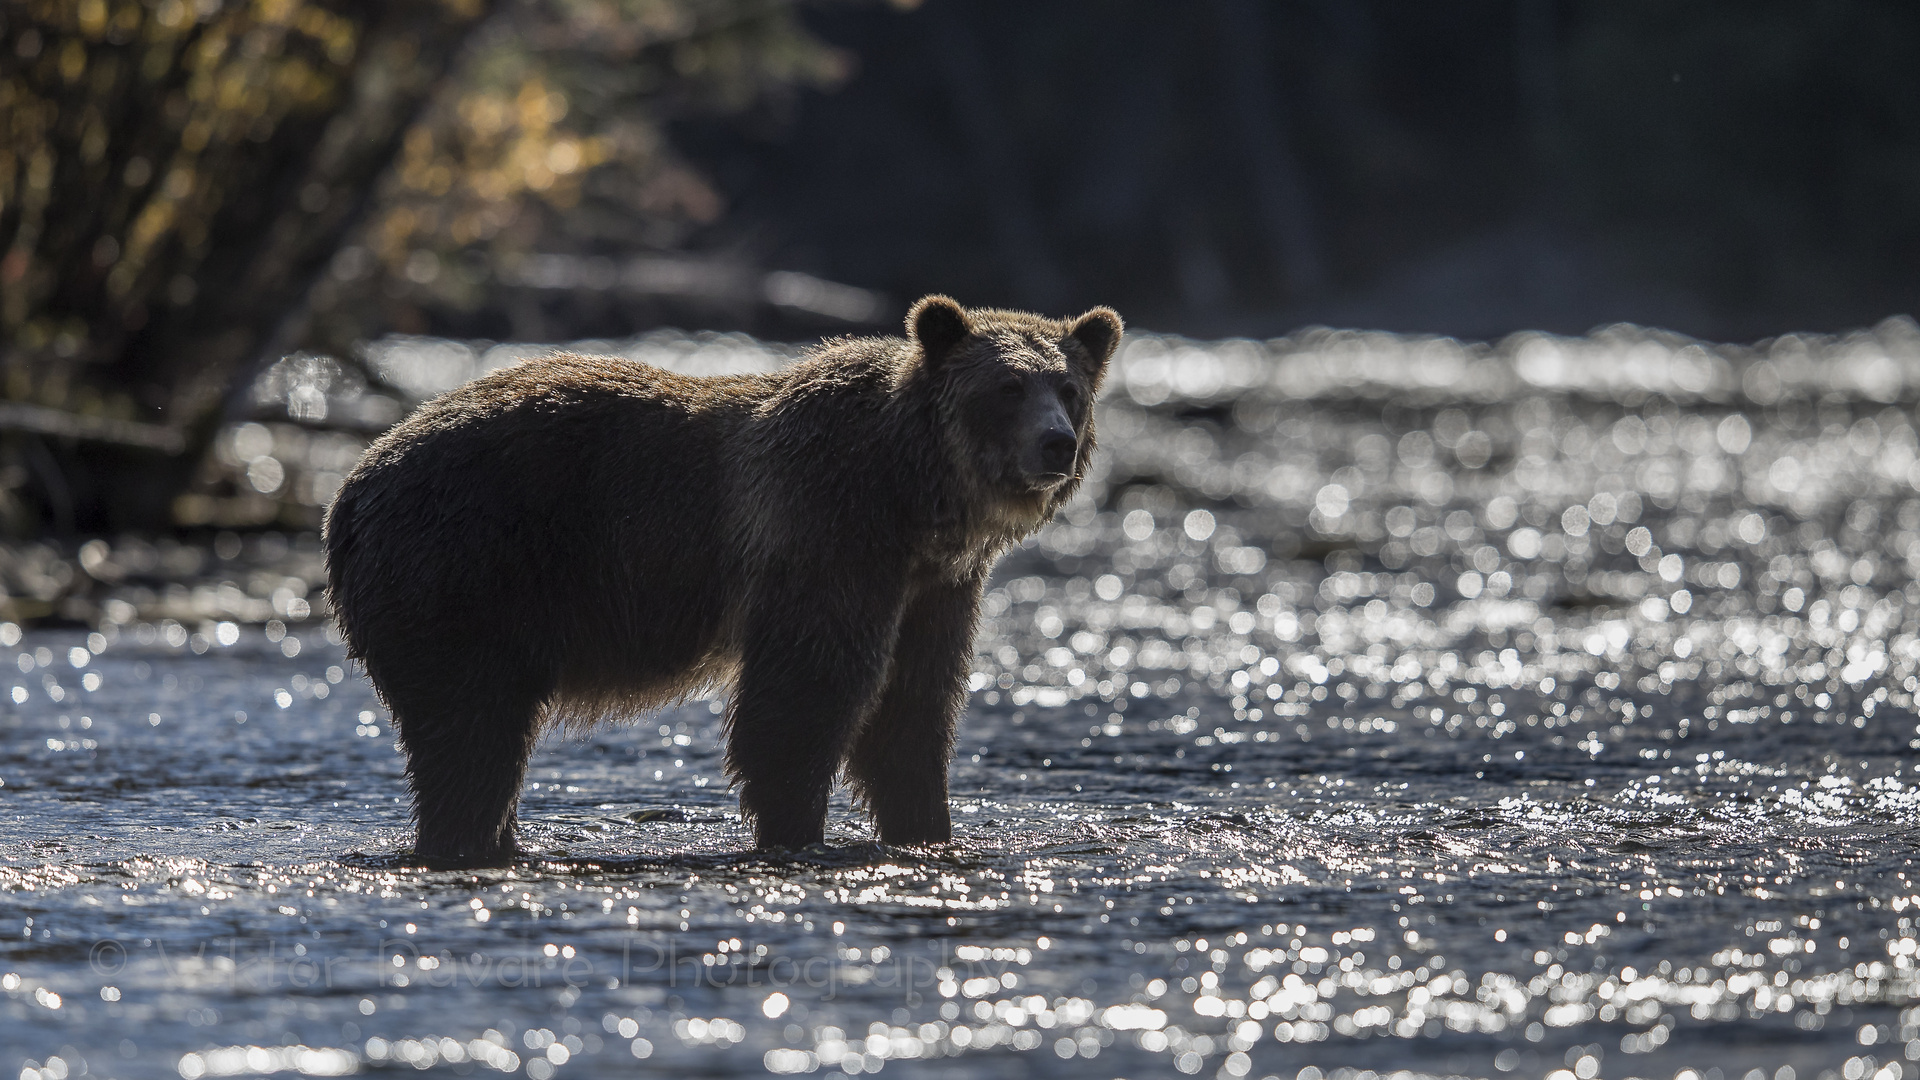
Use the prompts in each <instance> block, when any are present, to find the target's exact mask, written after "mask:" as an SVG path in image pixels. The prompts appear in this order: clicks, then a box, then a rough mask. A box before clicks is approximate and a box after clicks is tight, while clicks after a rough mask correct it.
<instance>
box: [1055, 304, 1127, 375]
mask: <svg viewBox="0 0 1920 1080" xmlns="http://www.w3.org/2000/svg"><path fill="white" fill-rule="evenodd" d="M1122 329H1123V327H1122V326H1121V323H1120V316H1119V314H1118V313H1117V312H1115V311H1114V310H1113V309H1112V308H1104V307H1097V308H1094V309H1093V310H1091V311H1089V312H1087V313H1086V314H1085V315H1082V316H1080V317H1079V318H1077V319H1075V320H1073V327H1072V329H1071V330H1069V331H1068V332H1067V333H1068V336H1070V337H1072V338H1073V340H1075V341H1077V342H1079V343H1080V345H1081V347H1083V348H1085V349H1086V350H1087V355H1089V356H1091V357H1092V358H1093V370H1092V371H1090V372H1088V373H1087V374H1089V375H1090V376H1092V378H1093V380H1094V382H1096V383H1098V382H1099V381H1100V379H1101V378H1102V377H1103V376H1104V375H1105V374H1106V372H1107V361H1109V360H1111V359H1113V350H1114V347H1115V346H1117V345H1119V344H1120V334H1121V331H1122Z"/></svg>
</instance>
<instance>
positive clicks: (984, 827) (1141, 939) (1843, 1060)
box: [0, 322, 1920, 1080]
mask: <svg viewBox="0 0 1920 1080" xmlns="http://www.w3.org/2000/svg"><path fill="white" fill-rule="evenodd" d="M1917 338H1920V335H1916V334H1915V333H1914V330H1913V327H1912V324H1911V323H1908V322H1891V323H1888V324H1883V325H1882V326H1881V327H1879V328H1877V329H1876V330H1875V331H1873V332H1868V333H1862V334H1856V335H1851V336H1848V337H1844V338H1810V337H1809V338H1787V339H1781V340H1780V341H1776V342H1771V343H1767V344H1766V345H1763V346H1761V347H1757V348H1751V349H1726V348H1711V347H1703V346H1701V345H1699V344H1698V343H1691V342H1686V341H1684V340H1680V339H1674V338H1669V337H1665V336H1662V335H1658V334H1652V333H1648V332H1643V331H1635V330H1631V329H1625V328H1622V329H1615V330H1612V331H1608V332H1605V333H1601V334H1597V335H1595V336H1593V337H1590V338H1585V339H1553V338H1525V339H1513V340H1510V341H1508V342H1503V343H1501V344H1500V345H1498V346H1494V347H1480V346H1472V347H1469V346H1461V345H1457V344H1454V343H1452V342H1446V341H1433V340H1424V339H1410V338H1394V337H1389V336H1386V335H1362V334H1331V333H1319V334H1314V335H1304V336H1302V337H1300V338H1297V339H1292V340H1288V341H1282V342H1272V343H1247V342H1239V343H1220V344H1207V343H1195V342H1182V341H1178V340H1173V339H1160V338H1151V337H1142V338H1136V339H1131V340H1130V342H1129V344H1128V346H1127V351H1126V352H1125V354H1124V355H1123V357H1122V358H1121V361H1120V362H1119V365H1118V370H1117V372H1116V375H1115V378H1114V384H1113V386H1112V387H1111V388H1110V391H1109V393H1108V396H1107V400H1106V403H1105V405H1104V406H1103V413H1102V416H1101V421H1100V423H1101V425H1102V429H1101V430H1102V439H1103V450H1102V451H1101V453H1100V455H1099V459H1098V461H1097V463H1096V467H1095V469H1094V471H1093V473H1092V475H1091V476H1090V477H1089V483H1088V484H1087V493H1086V497H1085V498H1083V499H1081V500H1079V501H1078V502H1076V503H1075V504H1074V505H1073V506H1072V507H1070V508H1069V509H1068V511H1067V512H1066V513H1065V515H1064V516H1063V519H1062V520H1061V521H1058V522H1056V523H1055V524H1054V525H1053V526H1052V527H1050V529H1049V530H1048V531H1047V532H1046V533H1045V534H1043V535H1042V536H1040V537H1039V538H1037V540H1036V541H1034V542H1032V543H1030V544H1029V545H1028V546H1027V547H1026V548H1024V549H1022V550H1020V551H1018V552H1016V553H1014V554H1013V555H1011V556H1010V557H1009V558H1008V559H1007V561H1006V562H1005V563H1004V564H1003V566H1002V568H1001V571H1000V572H999V574H998V575H997V576H996V579H995V582H994V586H993V588H992V591H991V593H990V595H989V597H988V601H987V614H988V618H987V620H986V625H985V629H984V630H983V633H982V635H981V639H980V642H979V657H978V659H977V662H976V674H975V676H974V693H973V695H972V700H971V704H970V707H969V709H968V713H967V716H966V719H965V721H964V728H963V734H962V740H961V747H960V753H959V755H958V758H957V760H956V762H955V764H954V768H953V779H954V785H953V787H954V798H955V804H956V810H957V812H956V814H955V821H956V823H957V824H956V832H957V835H958V839H957V840H956V841H955V842H954V843H953V844H951V845H948V846H943V847H939V848H934V849H927V850H917V849H896V848H887V847H883V846H880V845H878V844H876V843H874V842H873V840H872V839H871V835H870V833H869V832H868V830H867V829H866V827H865V825H864V823H863V822H862V821H861V820H860V819H859V818H858V817H857V816H856V815H855V814H854V813H853V812H852V810H851V809H850V808H849V807H848V806H847V805H846V803H845V801H844V800H840V801H837V802H836V804H835V807H834V812H833V822H832V826H831V829H830V833H831V841H830V846H829V847H827V848H824V849H820V850H815V851H810V852H807V853H805V854H803V855H802V856H800V857H798V858H796V859H794V860H791V861H773V860H768V859H765V858H762V857H759V856H756V855H753V854H751V853H748V852H746V851H743V850H742V844H743V839H744V836H745V833H744V830H743V829H742V826H741V823H740V820H739V817H738V815H737V812H736V808H735V805H734V800H733V799H732V797H731V795H730V794H729V792H728V791H727V788H726V783H725V780H724V778H723V776H722V774H721V769H720V731H719V717H718V712H719V708H720V706H719V703H718V702H712V701H696V702H692V703H690V704H688V705H686V706H684V707H680V708H676V709H673V710H670V711H668V712H666V713H663V714H660V715H657V716H649V717H645V718H643V719H640V720H639V721H638V722H636V723H635V724H632V725H629V726H622V727H612V728H606V729H602V730H599V731H597V732H595V733H593V734H592V735H591V736H589V737H585V738H576V739H567V738H554V739H551V740H549V741H548V742H547V743H545V744H544V745H543V748H542V749H541V751H540V753H539V754H538V756H537V757H536V759H535V762H534V766H533V769H532V773H531V776H530V783H529V785H528V790H527V792H526V796H525V800H524V802H523V805H522V810H521V815H522V821H523V824H524V830H525V842H526V845H527V847H528V848H529V849H530V850H531V852H532V853H531V854H530V855H529V856H528V857H527V858H526V859H525V860H524V861H523V862H522V863H520V864H519V865H517V866H515V867H514V868H512V869H510V870H501V871H492V872H484V873H450V872H443V873H430V872H424V871H419V870H414V869H408V868H406V867H405V866H404V860H402V859H400V858H398V857H397V856H396V852H399V851H401V850H403V849H404V847H405V845H406V843H407V836H408V834H407V825H406V819H405V805H404V802H403V788H402V759H401V758H400V757H399V756H398V754H397V753H396V750H395V747H394V741H393V736H392V732H391V730H390V729H389V727H388V719H387V716H386V714H385V712H384V711H383V710H382V709H381V708H380V707H379V705H378V703H377V702H376V700H375V698H374V696H373V693H372V691H371V689H370V687H369V686H368V685H367V683H366V682H365V681H364V679H363V678H362V677H361V676H360V675H359V674H358V673H357V672H355V671H353V670H352V669H351V666H350V665H349V663H348V662H347V661H346V660H345V658H344V656H343V653H342V650H341V648H340V647H339V645H338V644H337V642H336V641H335V640H334V639H333V638H332V637H331V636H330V634H329V630H328V627H327V625H326V621H325V618H324V615H325V612H324V603H323V600H322V598H321V596H320V594H319V591H318V584H319V580H320V564H319V561H318V555H317V549H316V546H315V544H314V541H313V539H312V538H311V537H302V536H292V537H286V536H279V535H274V534H255V535H250V536H248V537H246V538H244V539H243V538H240V537H235V536H231V535H228V536H222V537H221V538H220V539H219V541H218V542H217V543H215V544H212V545H210V546H209V547H206V548H194V547H181V546H179V545H173V544H167V543H152V542H146V541H141V540H139V539H136V538H111V537H110V538H102V539H101V540H99V541H97V542H95V543H94V544H92V545H91V546H88V547H85V548H79V549H74V550H69V549H67V548H63V547H59V546H57V545H42V546H36V547H31V548H17V549H12V550H10V551H8V552H7V563H6V565H5V567H4V568H0V569H4V571H5V576H6V581H7V583H8V588H9V589H10V591H11V593H12V595H14V596H15V597H16V598H17V597H21V596H25V595H27V594H28V593H34V592H35V589H38V592H37V593H35V595H38V596H40V597H42V598H43V599H44V598H46V597H50V596H52V597H57V596H58V595H60V594H62V591H63V590H64V592H65V594H68V595H70V596H78V597H81V598H82V600H83V601H84V606H85V610H86V611H88V612H92V613H94V614H93V616H92V617H93V619H94V625H93V626H92V627H78V628H70V629H61V628H57V627H53V626H50V625H48V624H42V625H41V626H38V627H34V628H28V629H26V630H24V632H23V631H22V630H21V628H20V627H19V626H18V625H17V624H5V625H0V643H4V644H5V645H6V648H5V649H4V650H3V651H0V660H5V661H6V662H7V663H8V665H9V667H7V668H5V669H0V670H5V671H6V677H5V678H0V699H3V700H4V708H5V713H4V719H3V720H0V724H3V725H4V727H3V729H0V730H4V741H3V742H0V814H3V815H4V821H5V825H4V829H3V830H0V992H4V997H3V998H0V1065H3V1066H4V1067H5V1068H6V1069H9V1070H15V1069H17V1070H20V1073H19V1075H20V1076H21V1077H22V1078H23V1080H65V1078H67V1077H72V1076H81V1075H85V1076H96V1077H117V1076H175V1077H183V1078H185V1080H198V1078H200V1077H210V1076H235V1075H261V1074H270V1073H278V1074H285V1075H299V1074H304V1075H337V1074H343V1073H351V1072H359V1071H372V1070H378V1069H387V1070H393V1069H427V1068H437V1069H441V1070H451V1071H453V1072H456V1073H460V1074H474V1073H478V1074H482V1075H484V1074H489V1073H520V1074H524V1075H526V1076H529V1077H533V1078H534V1080H549V1078H551V1077H556V1076H583V1077H584V1076H599V1075H628V1074H633V1073H636V1072H640V1073H654V1074H659V1075H667V1076H676V1077H679V1076H696V1075H698V1076H709V1075H711V1076H721V1075H727V1076H732V1075H747V1076H752V1075H762V1074H767V1073H806V1072H814V1073H818V1074H825V1073H838V1074H843V1075H852V1074H859V1073H863V1072H892V1071H900V1072H903V1073H908V1074H917V1073H918V1072H920V1071H926V1072H932V1073H938V1074H940V1075H958V1076H981V1077H994V1078H1004V1077H1014V1076H1098V1077H1107V1078H1111V1077H1147V1076H1165V1075H1199V1076H1205V1077H1216V1076H1220V1077H1228V1078H1234V1077H1241V1076H1251V1077H1256V1078H1258V1077H1268V1076H1278V1077H1284V1078H1288V1080H1316V1078H1320V1080H1332V1078H1336V1077H1337V1078H1341V1080H1359V1078H1362V1077H1372V1076H1387V1075H1397V1076H1471V1077H1506V1076H1515V1077H1539V1076H1551V1077H1554V1078H1555V1080H1561V1078H1564V1077H1574V1078H1579V1080H1586V1078H1590V1077H1595V1076H1600V1077H1628V1076H1636V1077H1648V1078H1661V1080H1665V1078H1668V1077H1679V1078H1686V1080H1734V1078H1741V1080H1754V1078H1766V1080H1789V1078H1792V1080H1829V1078H1834V1080H1862V1078H1864V1077H1874V1078H1876V1080H1891V1078H1895V1077H1906V1078H1909V1080H1911V1078H1912V1077H1915V1076H1916V1075H1920V1063H1916V1061H1915V1059H1920V1002H1916V990H1917V989H1920V986H1917V984H1916V955H1917V954H1920V928H1916V926H1915V923H1916V921H1917V920H1920V882H1917V881H1916V880H1915V877H1916V875H1920V861H1917V860H1916V856H1917V855H1920V850H1917V849H1916V843H1915V839H1914V837H1915V832H1914V829H1915V825H1916V823H1920V778H1917V777H1916V776H1913V775H1909V774H1908V772H1907V770H1908V769H1910V768H1914V767H1915V754H1916V748H1920V729H1917V728H1916V716H1915V709H1914V694H1915V692H1916V690H1920V590H1917V589H1916V588H1915V586H1914V585H1913V583H1912V577H1913V570H1914V568H1915V566H1916V564H1917V563H1920V452H1917V451H1916V435H1915V429H1914V424H1913V418H1912V416H1911V410H1910V403H1911V402H1912V400H1913V399H1914V397H1915V388H1916V386H1920V345H1916V339H1917ZM737 345H738V343H737V342H736V343H734V346H737ZM734 346H729V347H734ZM36 575H37V576H36ZM49 582H51V584H49ZM36 583H37V584H36ZM82 585H84V586H85V588H82V587H81V586H82ZM74 602H81V601H74ZM53 603H54V605H55V606H56V607H57V606H58V604H59V603H60V601H58V600H57V599H56V600H55V601H53ZM70 609H71V606H70V605H69V608H68V609H62V610H70ZM20 610H24V609H20ZM1756 1070H1757V1071H1756Z"/></svg>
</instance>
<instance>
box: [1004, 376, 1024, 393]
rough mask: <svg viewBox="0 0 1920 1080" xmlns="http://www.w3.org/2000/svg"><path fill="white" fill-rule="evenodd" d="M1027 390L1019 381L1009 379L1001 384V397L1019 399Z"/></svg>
mask: <svg viewBox="0 0 1920 1080" xmlns="http://www.w3.org/2000/svg"><path fill="white" fill-rule="evenodd" d="M1025 390H1026V388H1025V387H1023V386H1021V385H1020V380H1019V379H1008V380H1007V381H1006V382H1003V383H1001V384H1000V395H1001V396H1002V397H1019V396H1020V395H1021V394H1022V393H1024V392H1025Z"/></svg>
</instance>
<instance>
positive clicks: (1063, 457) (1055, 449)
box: [1040, 428, 1080, 475]
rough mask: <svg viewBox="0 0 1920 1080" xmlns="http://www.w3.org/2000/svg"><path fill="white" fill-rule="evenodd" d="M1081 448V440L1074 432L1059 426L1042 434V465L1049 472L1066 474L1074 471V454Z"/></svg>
mask: <svg viewBox="0 0 1920 1080" xmlns="http://www.w3.org/2000/svg"><path fill="white" fill-rule="evenodd" d="M1079 449H1080V440H1078V439H1076V438H1074V437H1073V433H1072V432H1067V431H1061V430H1059V429H1058V428H1056V429H1054V430H1052V431H1049V432H1047V433H1046V434H1045V435H1042V436H1040V465H1041V467H1042V468H1043V469H1045V470H1046V471H1047V472H1054V473H1060V474H1062V475H1065V474H1066V473H1070V472H1072V471H1073V455H1074V453H1075V452H1076V451H1077V450H1079Z"/></svg>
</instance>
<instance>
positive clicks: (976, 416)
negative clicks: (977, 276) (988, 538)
mask: <svg viewBox="0 0 1920 1080" xmlns="http://www.w3.org/2000/svg"><path fill="white" fill-rule="evenodd" d="M1121 329H1122V327H1121V323H1120V316H1119V315H1117V314H1115V313H1114V312H1113V311H1112V310H1111V309H1108V308H1104V307H1098V308H1094V309H1092V310H1091V311H1088V312H1086V313H1085V314H1083V315H1080V316H1078V317H1076V318H1072V319H1067V320H1064V321H1062V320H1057V319H1047V318H1042V317H1040V316H1038V315H1029V314H1026V313H1025V312H1018V311H1000V310H996V309H990V308H975V309H972V310H968V309H966V308H963V307H961V306H960V305H959V304H957V303H955V302H954V301H952V300H950V299H948V298H947V297H944V296H928V297H925V298H924V299H922V300H921V301H920V302H918V303H916V304H914V305H913V309H912V310H911V311H910V312H908V314H907V331H908V333H909V334H911V335H912V338H913V341H914V343H915V344H916V345H917V346H918V347H919V356H918V358H917V366H918V367H919V369H920V370H921V371H922V372H923V373H924V374H925V376H926V377H927V378H929V379H930V380H931V381H932V382H933V383H934V384H935V386H937V387H938V395H939V398H940V400H941V401H942V402H943V403H944V412H945V415H946V417H947V426H948V433H949V444H950V446H951V447H952V448H953V450H954V451H955V453H956V455H957V456H958V458H959V459H960V461H961V463H962V464H963V466H964V467H965V469H966V470H967V472H969V473H970V474H971V475H972V477H973V479H974V480H975V481H976V482H977V483H979V484H980V485H981V486H983V487H985V488H986V489H988V490H989V491H990V492H992V493H993V494H995V495H997V496H999V497H1000V498H1001V499H1002V500H1004V501H1006V502H1007V503H1009V504H1010V506H1009V509H1017V510H1020V511H1021V512H1020V513H1019V514H1018V516H1020V517H1031V518H1032V519H1033V520H1032V524H1034V525H1037V524H1039V521H1040V520H1042V519H1044V517H1045V516H1046V515H1048V514H1050V513H1051V512H1052V511H1053V510H1054V509H1055V508H1057V507H1058V506H1059V505H1060V504H1061V503H1063V502H1065V501H1066V499H1067V498H1069V497H1070V496H1071V495H1072V494H1073V490H1074V488H1076V487H1077V486H1078V482H1079V479H1080V476H1081V474H1082V473H1083V472H1084V471H1085V469H1086V464H1087V458H1088V456H1089V455H1090V454H1092V452H1093V436H1094V432H1093V399H1094V396H1095V395H1096V394H1098V393H1099V392H1100V384H1101V383H1102V382H1103V381H1104V380H1105V378H1106V373H1107V363H1108V361H1109V360H1111V359H1112V358H1113V351H1114V348H1115V347H1116V346H1117V345H1119V343H1120V334H1121Z"/></svg>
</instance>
